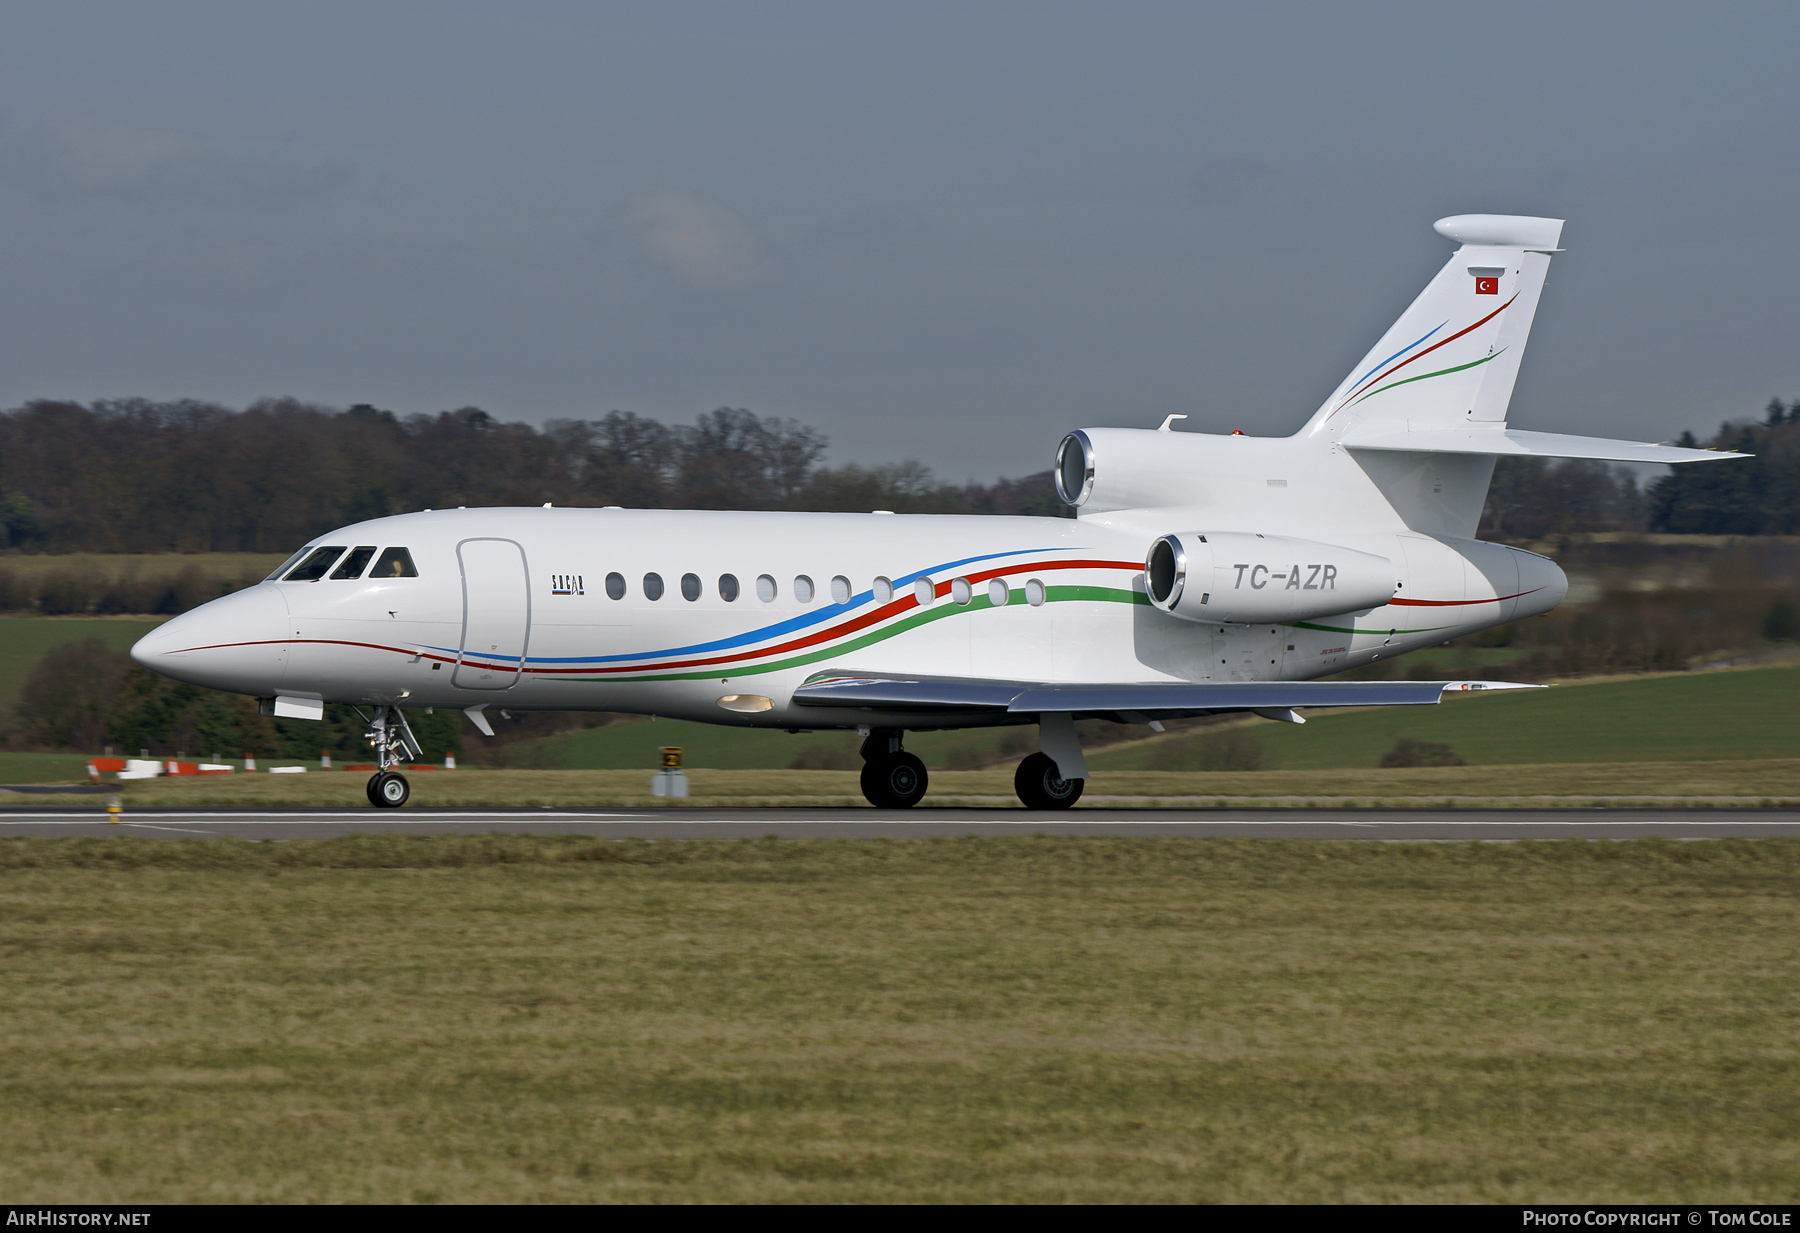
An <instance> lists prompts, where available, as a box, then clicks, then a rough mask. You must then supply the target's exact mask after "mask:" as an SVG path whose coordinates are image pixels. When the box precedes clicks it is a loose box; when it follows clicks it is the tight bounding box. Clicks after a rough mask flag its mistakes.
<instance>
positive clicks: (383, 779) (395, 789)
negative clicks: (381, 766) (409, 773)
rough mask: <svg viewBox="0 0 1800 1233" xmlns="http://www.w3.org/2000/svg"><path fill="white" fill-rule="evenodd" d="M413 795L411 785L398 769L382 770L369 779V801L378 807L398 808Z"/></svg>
mask: <svg viewBox="0 0 1800 1233" xmlns="http://www.w3.org/2000/svg"><path fill="white" fill-rule="evenodd" d="M411 795H412V787H411V785H409V784H408V783H407V782H406V776H404V775H402V774H400V772H398V771H382V772H381V773H380V774H378V775H376V776H375V778H373V779H371V780H369V803H370V804H372V805H374V806H375V807H376V808H377V809H398V808H400V806H402V805H404V804H406V798H407V797H409V796H411Z"/></svg>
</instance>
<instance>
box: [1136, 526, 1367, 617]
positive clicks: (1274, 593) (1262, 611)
mask: <svg viewBox="0 0 1800 1233" xmlns="http://www.w3.org/2000/svg"><path fill="white" fill-rule="evenodd" d="M1144 575H1145V580H1146V582H1147V583H1148V590H1149V593H1150V602H1151V603H1153V604H1155V605H1156V606H1157V607H1158V608H1161V609H1162V610H1163V611H1164V612H1167V613H1169V614H1170V615H1172V616H1178V617H1181V618H1182V619H1184V620H1188V621H1202V622H1205V623H1206V624H1209V625H1256V624H1261V623H1262V622H1265V621H1276V622H1281V621H1305V620H1309V619H1311V618H1314V617H1322V616H1331V615H1333V614H1335V613H1340V612H1356V611H1360V610H1362V609H1364V608H1379V607H1380V606H1381V605H1383V604H1385V603H1387V602H1388V600H1390V599H1392V598H1393V597H1394V592H1395V591H1397V590H1398V589H1399V588H1398V587H1397V586H1396V585H1395V577H1394V565H1393V562H1391V561H1389V560H1388V559H1387V558H1386V557H1378V556H1376V555H1374V554H1373V553H1368V552H1358V551H1356V550H1355V549H1353V548H1340V547H1338V546H1336V545H1335V544H1321V543H1318V542H1316V541H1314V540H1309V539H1294V538H1292V537H1290V536H1286V535H1257V534H1254V533H1251V532H1246V531H1180V532H1177V533H1175V534H1173V535H1165V536H1163V537H1162V538H1161V539H1159V540H1157V541H1156V542H1155V543H1154V544H1152V545H1150V555H1149V557H1148V559H1147V560H1146V561H1145V563H1144Z"/></svg>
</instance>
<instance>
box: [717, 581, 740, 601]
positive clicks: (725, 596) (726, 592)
mask: <svg viewBox="0 0 1800 1233" xmlns="http://www.w3.org/2000/svg"><path fill="white" fill-rule="evenodd" d="M737 597H738V584H737V575H736V574H720V575H719V598H720V599H722V600H724V601H725V602H726V603H728V604H733V603H736V602H737Z"/></svg>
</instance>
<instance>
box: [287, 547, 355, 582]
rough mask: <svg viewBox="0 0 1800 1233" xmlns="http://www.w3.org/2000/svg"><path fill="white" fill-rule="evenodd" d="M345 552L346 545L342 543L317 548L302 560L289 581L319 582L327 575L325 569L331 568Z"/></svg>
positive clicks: (288, 577) (290, 575)
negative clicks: (334, 546)
mask: <svg viewBox="0 0 1800 1233" xmlns="http://www.w3.org/2000/svg"><path fill="white" fill-rule="evenodd" d="M343 554H344V546H343V545H342V544H339V545H338V546H337V547H336V548H315V549H313V554H312V555H311V556H310V557H307V558H306V560H304V561H302V562H300V565H299V567H298V568H297V569H295V570H294V572H293V573H291V574H289V575H288V576H287V581H289V582H317V581H318V580H319V579H321V578H323V577H324V576H325V571H326V570H328V569H330V568H331V563H332V562H333V561H335V560H337V559H338V558H339V557H340V556H342V555H343Z"/></svg>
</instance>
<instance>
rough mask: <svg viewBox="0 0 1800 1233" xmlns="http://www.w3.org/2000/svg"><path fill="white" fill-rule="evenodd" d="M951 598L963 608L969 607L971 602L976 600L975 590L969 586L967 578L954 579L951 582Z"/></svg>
mask: <svg viewBox="0 0 1800 1233" xmlns="http://www.w3.org/2000/svg"><path fill="white" fill-rule="evenodd" d="M950 598H951V599H953V600H955V601H956V602H957V604H959V605H961V606H963V607H967V606H968V603H969V601H970V600H972V599H974V598H975V591H974V588H972V587H971V586H970V585H969V580H968V579H967V578H952V579H951V580H950Z"/></svg>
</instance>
